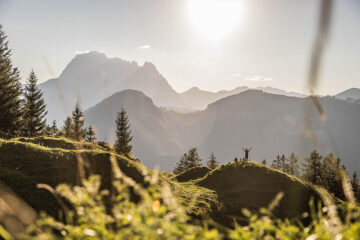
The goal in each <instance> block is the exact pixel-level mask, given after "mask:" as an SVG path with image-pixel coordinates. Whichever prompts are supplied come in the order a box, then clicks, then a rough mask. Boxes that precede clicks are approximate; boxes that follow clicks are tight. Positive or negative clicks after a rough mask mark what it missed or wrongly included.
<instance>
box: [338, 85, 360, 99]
mask: <svg viewBox="0 0 360 240" xmlns="http://www.w3.org/2000/svg"><path fill="white" fill-rule="evenodd" d="M335 97H336V98H338V99H342V100H349V99H350V100H360V89H359V88H350V89H348V90H345V91H343V92H341V93H338V94H336V95H335Z"/></svg>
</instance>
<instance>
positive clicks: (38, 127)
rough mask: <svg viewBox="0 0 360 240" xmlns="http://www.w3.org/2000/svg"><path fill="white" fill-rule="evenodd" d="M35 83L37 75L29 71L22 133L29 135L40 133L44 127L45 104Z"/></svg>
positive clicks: (33, 135)
mask: <svg viewBox="0 0 360 240" xmlns="http://www.w3.org/2000/svg"><path fill="white" fill-rule="evenodd" d="M36 83H37V77H36V75H35V73H34V71H31V73H30V76H29V78H28V80H27V85H26V87H25V92H24V97H25V104H24V134H25V135H26V136H30V137H35V136H38V135H40V134H41V133H42V131H43V130H44V128H45V127H46V119H45V116H46V114H47V111H46V104H45V102H44V99H43V96H42V92H41V90H40V89H39V88H38V87H37V86H36Z"/></svg>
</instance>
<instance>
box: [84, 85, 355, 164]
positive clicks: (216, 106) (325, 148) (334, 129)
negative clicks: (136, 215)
mask: <svg viewBox="0 0 360 240" xmlns="http://www.w3.org/2000/svg"><path fill="white" fill-rule="evenodd" d="M320 102H321V105H322V106H323V108H324V111H325V112H326V114H327V123H326V124H325V123H323V122H322V121H321V120H320V118H319V115H318V113H317V110H316V108H315V107H314V105H313V103H312V101H311V99H310V98H305V99H301V98H296V97H288V96H282V95H274V94H268V93H264V92H262V91H256V90H250V91H246V92H243V93H239V94H237V95H232V96H229V97H226V98H223V99H221V100H218V101H217V102H215V103H213V104H210V105H209V107H208V108H207V109H206V110H204V111H197V112H193V113H178V112H174V111H169V110H165V109H163V108H158V107H156V106H155V105H154V104H153V102H152V101H151V99H150V98H149V97H146V96H145V95H144V94H143V93H141V92H139V91H134V90H126V91H123V92H119V93H116V94H114V95H113V96H111V97H109V98H107V99H105V100H103V101H102V102H100V103H99V104H97V105H95V106H94V107H92V108H90V109H88V110H87V111H86V112H85V117H86V125H90V124H91V125H93V126H94V127H95V128H96V129H97V131H98V137H99V138H100V139H103V140H107V141H110V142H113V137H112V136H113V134H114V132H115V118H116V113H117V112H118V111H120V110H121V108H122V107H124V108H125V109H126V110H127V112H128V115H129V119H130V121H131V129H132V133H133V136H134V141H133V146H134V149H133V151H134V154H135V155H136V156H137V157H139V158H140V159H142V160H143V161H144V164H145V165H147V166H149V167H154V166H155V165H159V166H160V168H161V169H166V170H169V169H171V168H172V167H173V166H174V165H175V162H176V161H177V160H178V159H179V158H180V157H181V155H182V154H183V153H184V152H185V151H186V150H187V149H188V148H190V147H198V148H199V152H200V154H201V156H202V157H203V158H204V160H207V158H208V156H209V155H210V153H211V152H214V154H215V155H216V156H217V159H218V160H219V161H220V162H222V163H224V162H228V161H232V160H233V159H234V158H235V156H237V157H242V156H243V153H242V150H241V147H253V150H252V152H251V154H250V156H251V158H252V159H254V160H257V161H262V160H263V159H267V161H268V162H269V163H270V162H271V161H272V160H273V159H274V158H275V157H276V155H277V154H283V153H285V154H290V153H291V152H294V153H296V154H297V155H298V156H299V157H300V159H302V158H304V157H305V156H307V155H308V154H309V153H310V152H311V151H312V150H314V149H317V150H319V151H320V152H322V153H326V152H333V153H334V154H335V155H337V156H340V157H341V158H342V159H343V161H344V163H345V164H346V166H347V167H348V169H350V170H351V171H353V170H356V169H357V170H359V167H360V166H359V164H358V158H357V156H359V154H360V149H359V147H358V142H359V141H360V134H359V132H360V126H359V122H360V105H359V104H351V103H347V102H345V101H342V100H339V99H336V98H334V97H323V98H321V99H320ZM304 109H307V111H306V112H304ZM308 120H310V123H311V126H309V125H308V122H307V121H308ZM310 129H313V131H312V132H311V131H310ZM109 133H110V134H109Z"/></svg>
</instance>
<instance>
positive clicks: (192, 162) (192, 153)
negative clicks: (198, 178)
mask: <svg viewBox="0 0 360 240" xmlns="http://www.w3.org/2000/svg"><path fill="white" fill-rule="evenodd" d="M201 162H202V159H201V158H200V157H199V153H198V151H197V149H196V148H190V149H189V151H188V153H187V157H186V159H185V169H189V168H192V167H199V166H201Z"/></svg>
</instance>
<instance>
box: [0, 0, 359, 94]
mask: <svg viewBox="0 0 360 240" xmlns="http://www.w3.org/2000/svg"><path fill="white" fill-rule="evenodd" d="M319 2H320V1H319V0H98V1H93V0H76V1H75V0H57V1H55V0H46V1H44V0H31V1H30V0H23V1H20V0H0V23H1V24H3V27H4V30H5V32H6V33H7V35H8V40H9V41H10V47H11V48H12V49H13V60H14V65H15V66H17V67H18V68H19V69H20V71H21V74H22V76H23V78H24V79H23V80H25V78H26V76H27V75H28V73H29V72H30V70H31V69H32V68H33V69H34V70H35V71H36V73H37V74H38V76H39V79H40V81H41V82H43V81H46V80H48V79H49V78H53V77H57V76H59V74H60V73H61V72H62V70H63V69H64V68H65V66H66V64H68V63H69V62H70V60H71V59H72V58H73V57H74V55H75V54H76V53H79V52H84V51H89V50H97V51H99V52H103V53H105V54H106V55H107V56H108V57H119V58H122V59H125V60H135V61H138V62H139V63H140V64H142V63H143V62H144V61H151V62H153V63H154V64H155V65H156V66H157V68H158V70H159V71H160V72H161V73H162V74H163V75H164V76H165V77H166V78H167V80H168V81H169V83H170V84H171V85H172V86H173V87H174V88H175V90H176V91H179V92H180V91H184V90H186V89H188V88H190V87H192V86H198V87H200V88H201V89H206V90H212V91H214V90H220V89H231V88H234V87H237V86H243V85H247V86H251V87H255V86H273V87H279V88H283V89H287V90H293V91H299V92H302V91H303V90H304V86H305V79H306V76H307V69H308V62H309V58H310V48H311V44H312V41H313V38H314V34H315V29H316V23H317V17H318V7H319ZM332 20H333V22H332V23H333V25H332V31H331V40H330V43H329V45H328V48H327V49H326V55H325V57H326V59H325V62H324V65H323V68H322V75H321V84H320V89H319V92H320V93H321V94H327V93H329V94H333V93H336V92H339V91H342V90H344V89H347V88H350V87H360V70H359V69H360V1H359V0H337V1H335V9H334V13H333V19H332Z"/></svg>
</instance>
